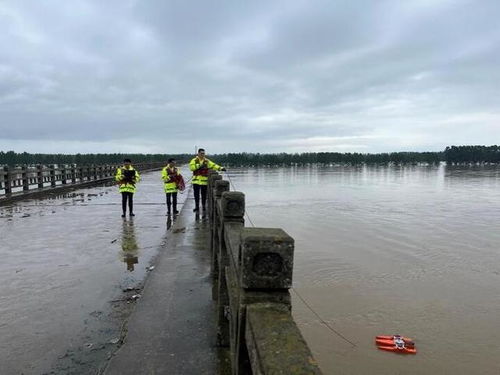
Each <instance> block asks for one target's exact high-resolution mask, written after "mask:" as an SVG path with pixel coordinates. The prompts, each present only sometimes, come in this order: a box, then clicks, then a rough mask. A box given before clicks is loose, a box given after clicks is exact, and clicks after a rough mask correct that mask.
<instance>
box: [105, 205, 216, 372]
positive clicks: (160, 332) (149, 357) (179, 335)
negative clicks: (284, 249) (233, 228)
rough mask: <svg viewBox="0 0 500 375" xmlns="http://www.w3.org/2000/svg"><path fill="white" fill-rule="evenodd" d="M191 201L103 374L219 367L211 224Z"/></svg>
mask: <svg viewBox="0 0 500 375" xmlns="http://www.w3.org/2000/svg"><path fill="white" fill-rule="evenodd" d="M193 207H194V205H193V200H191V199H190V200H188V201H187V202H186V203H185V205H184V208H183V210H182V212H181V214H180V215H179V217H178V218H177V220H176V221H175V223H174V225H173V227H172V235H170V236H169V237H168V238H167V240H166V243H165V245H164V247H163V248H162V253H161V255H160V256H159V257H158V259H157V262H156V264H155V269H154V271H153V272H152V273H151V275H150V276H149V277H148V279H147V281H146V285H145V288H144V291H143V295H142V298H141V300H140V301H139V302H138V304H137V306H136V309H135V310H134V312H133V313H132V315H131V317H130V320H129V324H128V333H127V336H126V338H125V343H124V345H123V346H122V347H121V348H120V349H119V351H118V352H117V353H116V355H115V356H114V357H113V358H112V359H111V361H110V363H109V366H108V368H107V370H106V372H105V373H106V374H107V375H115V374H116V375H123V374H169V375H176V374H215V373H217V371H218V367H219V365H218V358H219V357H218V351H217V348H216V347H215V338H216V332H215V315H214V304H213V302H212V299H211V288H212V286H211V285H212V284H211V281H210V253H209V248H208V246H209V228H208V222H207V220H206V219H205V218H200V217H199V216H198V217H197V216H195V215H194V214H193V212H192V208H193Z"/></svg>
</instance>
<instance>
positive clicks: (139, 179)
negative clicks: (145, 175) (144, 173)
mask: <svg viewBox="0 0 500 375" xmlns="http://www.w3.org/2000/svg"><path fill="white" fill-rule="evenodd" d="M139 181H141V175H140V174H139V172H137V169H135V183H138V182H139Z"/></svg>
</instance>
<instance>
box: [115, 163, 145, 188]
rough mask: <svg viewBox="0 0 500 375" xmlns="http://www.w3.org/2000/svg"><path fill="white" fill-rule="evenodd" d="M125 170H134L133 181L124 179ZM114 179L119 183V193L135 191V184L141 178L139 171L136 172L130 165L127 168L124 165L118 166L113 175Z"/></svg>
mask: <svg viewBox="0 0 500 375" xmlns="http://www.w3.org/2000/svg"><path fill="white" fill-rule="evenodd" d="M126 171H133V172H135V173H134V174H133V177H132V180H133V181H127V180H128V179H126V177H127V176H126V174H127V173H126ZM115 180H116V182H117V183H118V184H119V187H120V189H119V190H120V193H135V192H136V191H137V188H136V186H135V185H136V184H137V183H138V182H139V181H140V180H141V176H140V175H139V172H137V171H136V170H135V169H134V167H130V168H129V169H127V168H125V167H120V168H118V170H117V171H116V175H115Z"/></svg>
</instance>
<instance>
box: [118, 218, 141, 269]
mask: <svg viewBox="0 0 500 375" xmlns="http://www.w3.org/2000/svg"><path fill="white" fill-rule="evenodd" d="M138 255H139V246H137V240H136V238H135V229H134V220H123V232H122V258H123V261H124V262H125V264H126V265H127V271H130V272H132V271H133V270H134V264H137V263H139V257H138Z"/></svg>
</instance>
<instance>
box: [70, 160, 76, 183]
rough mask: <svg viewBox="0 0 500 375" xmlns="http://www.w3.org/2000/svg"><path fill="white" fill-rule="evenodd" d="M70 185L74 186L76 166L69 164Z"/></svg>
mask: <svg viewBox="0 0 500 375" xmlns="http://www.w3.org/2000/svg"><path fill="white" fill-rule="evenodd" d="M71 183H72V184H76V165H75V164H71Z"/></svg>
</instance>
